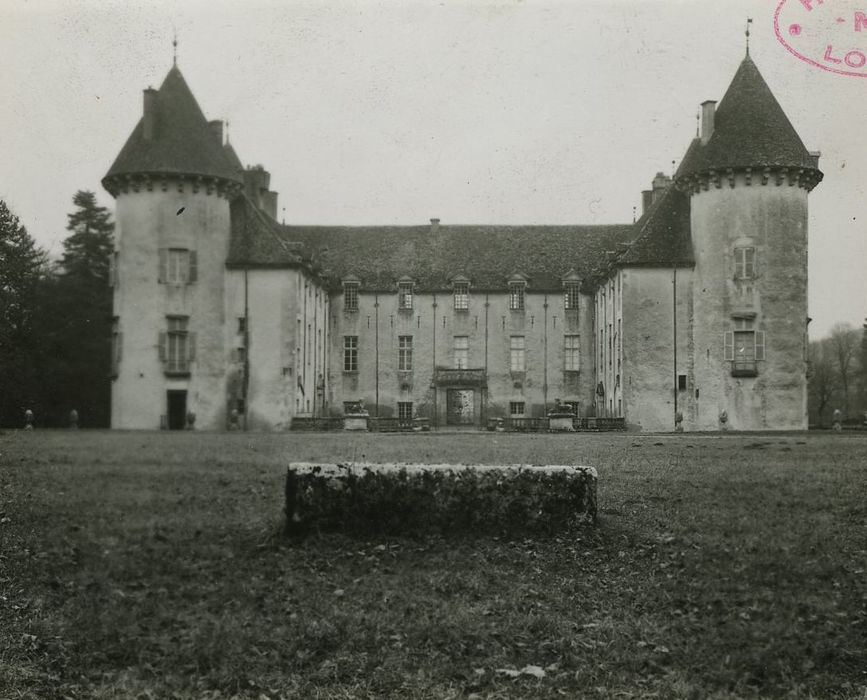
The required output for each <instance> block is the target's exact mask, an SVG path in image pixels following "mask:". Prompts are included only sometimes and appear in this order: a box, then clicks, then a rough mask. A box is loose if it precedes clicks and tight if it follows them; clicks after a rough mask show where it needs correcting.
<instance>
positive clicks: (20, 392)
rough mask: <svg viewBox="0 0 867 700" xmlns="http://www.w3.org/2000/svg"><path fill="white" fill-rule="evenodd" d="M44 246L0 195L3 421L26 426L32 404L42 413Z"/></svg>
mask: <svg viewBox="0 0 867 700" xmlns="http://www.w3.org/2000/svg"><path fill="white" fill-rule="evenodd" d="M45 262H46V257H45V253H44V251H42V250H41V249H40V248H38V247H37V246H36V243H35V242H34V240H33V238H31V237H30V234H28V233H27V229H25V228H24V226H22V225H21V222H20V220H19V219H18V217H17V216H15V214H13V213H12V212H11V211H10V210H9V207H8V206H7V205H6V202H4V201H3V200H0V425H2V426H6V427H21V426H22V425H23V420H24V411H25V409H27V408H30V409H31V410H33V411H35V412H36V415H37V419H38V417H39V411H40V408H41V406H40V402H39V379H38V375H39V373H38V365H39V357H40V349H41V346H40V342H39V338H38V337H37V334H36V330H35V320H36V306H37V296H38V292H39V283H40V279H41V277H42V275H43V273H44V271H45Z"/></svg>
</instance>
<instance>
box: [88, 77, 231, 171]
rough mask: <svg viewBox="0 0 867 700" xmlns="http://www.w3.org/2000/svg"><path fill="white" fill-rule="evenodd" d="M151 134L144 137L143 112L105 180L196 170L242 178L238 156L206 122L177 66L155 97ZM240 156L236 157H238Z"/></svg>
mask: <svg viewBox="0 0 867 700" xmlns="http://www.w3.org/2000/svg"><path fill="white" fill-rule="evenodd" d="M153 115H154V117H153V119H154V122H153V136H152V138H149V139H148V138H145V133H144V118H142V119H140V120H139V123H138V124H137V125H136V127H135V129H133V132H132V134H130V137H129V139H127V142H126V144H125V145H124V147H123V148H122V149H121V151H120V154H119V155H118V156H117V159H115V161H114V164H113V165H112V166H111V168H109V171H108V173H107V174H106V176H105V178H103V185H104V186H105V187H106V188H109V183H111V182H112V181H116V180H123V179H126V178H127V176H135V175H151V176H159V175H192V176H203V177H207V178H218V179H222V180H228V181H231V182H240V181H241V173H240V172H239V171H238V165H240V161H237V155H236V156H235V157H234V159H233V158H232V155H233V154H234V151H231V154H230V153H227V151H226V150H224V149H223V144H222V143H220V140H219V138H217V137H216V136H215V134H214V132H213V131H212V129H211V128H210V127H209V126H208V121H207V119H205V115H204V114H203V113H202V110H201V108H200V107H199V105H198V103H197V102H196V98H195V97H193V93H192V92H190V88H189V87H188V86H187V83H186V81H185V80H184V77H183V75H181V71H180V70H178V67H177V66H172V69H171V70H170V71H169V72H168V75H166V78H165V80H164V81H163V84H162V85H161V86H160V89H159V90H158V91H157V93H156V95H155V97H154V106H153ZM235 161H237V162H235Z"/></svg>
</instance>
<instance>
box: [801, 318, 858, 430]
mask: <svg viewBox="0 0 867 700" xmlns="http://www.w3.org/2000/svg"><path fill="white" fill-rule="evenodd" d="M807 382H808V395H807V406H808V408H809V415H810V425H811V426H816V427H828V426H829V425H830V424H831V422H832V418H833V414H834V411H835V410H838V409H839V411H840V413H841V414H842V416H843V420H844V422H848V423H851V424H859V425H862V426H863V425H864V423H865V411H867V323H865V324H864V326H863V327H862V328H853V327H852V326H849V325H847V324H844V323H840V324H837V325H836V326H834V327H833V328H832V329H831V334H830V335H829V336H828V337H827V338H822V339H821V340H813V341H811V342H810V357H809V365H808V371H807Z"/></svg>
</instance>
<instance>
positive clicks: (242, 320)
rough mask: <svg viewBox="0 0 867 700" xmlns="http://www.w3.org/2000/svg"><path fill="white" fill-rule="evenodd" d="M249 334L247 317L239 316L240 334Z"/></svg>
mask: <svg viewBox="0 0 867 700" xmlns="http://www.w3.org/2000/svg"><path fill="white" fill-rule="evenodd" d="M246 332H247V317H246V316H238V333H246Z"/></svg>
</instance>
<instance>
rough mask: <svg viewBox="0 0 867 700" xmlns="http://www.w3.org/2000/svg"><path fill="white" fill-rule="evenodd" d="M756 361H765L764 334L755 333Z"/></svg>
mask: <svg viewBox="0 0 867 700" xmlns="http://www.w3.org/2000/svg"><path fill="white" fill-rule="evenodd" d="M756 359H757V360H764V359H765V332H764V331H756Z"/></svg>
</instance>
